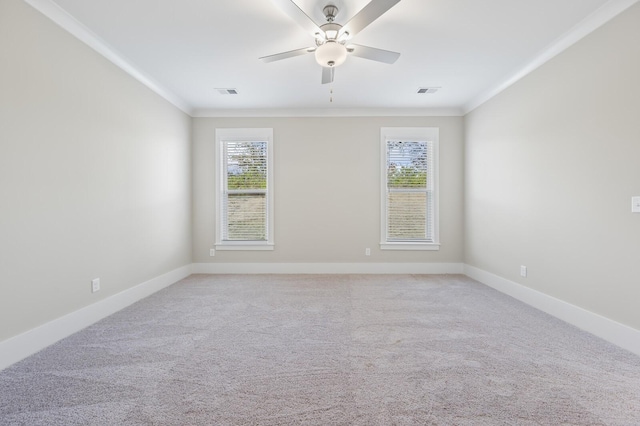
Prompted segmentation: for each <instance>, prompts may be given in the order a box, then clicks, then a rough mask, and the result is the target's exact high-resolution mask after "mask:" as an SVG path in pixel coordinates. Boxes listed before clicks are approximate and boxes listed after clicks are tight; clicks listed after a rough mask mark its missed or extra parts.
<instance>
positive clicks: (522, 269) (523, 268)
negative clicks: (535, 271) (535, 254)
mask: <svg viewBox="0 0 640 426" xmlns="http://www.w3.org/2000/svg"><path fill="white" fill-rule="evenodd" d="M520 276H521V277H526V276H527V267H526V266H524V265H520Z"/></svg>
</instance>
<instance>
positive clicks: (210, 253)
mask: <svg viewBox="0 0 640 426" xmlns="http://www.w3.org/2000/svg"><path fill="white" fill-rule="evenodd" d="M215 255H216V249H209V256H211V257H213V256H215Z"/></svg>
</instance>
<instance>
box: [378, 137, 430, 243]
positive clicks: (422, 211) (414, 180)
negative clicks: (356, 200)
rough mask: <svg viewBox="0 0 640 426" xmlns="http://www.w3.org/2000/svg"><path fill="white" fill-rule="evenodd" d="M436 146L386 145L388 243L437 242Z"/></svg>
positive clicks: (425, 143)
mask: <svg viewBox="0 0 640 426" xmlns="http://www.w3.org/2000/svg"><path fill="white" fill-rule="evenodd" d="M432 159H433V144H432V143H431V142H429V141H405V140H387V142H386V217H387V223H386V233H387V235H386V236H387V238H386V240H387V241H389V242H433V241H434V236H433V235H434V230H433V223H434V220H433V212H434V205H433V174H432V169H433V167H432V161H433V160H432Z"/></svg>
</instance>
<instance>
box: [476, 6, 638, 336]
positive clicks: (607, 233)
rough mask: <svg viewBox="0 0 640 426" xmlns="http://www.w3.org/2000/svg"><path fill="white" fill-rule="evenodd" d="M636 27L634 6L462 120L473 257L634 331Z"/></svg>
mask: <svg viewBox="0 0 640 426" xmlns="http://www.w3.org/2000/svg"><path fill="white" fill-rule="evenodd" d="M639 23H640V4H637V5H635V6H633V7H631V8H630V9H629V10H628V11H626V12H624V13H623V14H622V15H620V16H618V17H617V18H615V19H614V20H612V21H611V22H609V23H608V24H606V25H605V26H603V27H602V28H600V29H599V30H597V31H595V32H594V33H592V34H591V35H589V36H587V37H586V38H585V39H583V40H582V41H580V42H578V43H577V44H576V45H574V46H573V47H571V48H570V49H568V50H567V51H565V52H563V53H562V54H560V55H559V56H557V57H556V58H554V59H553V60H551V61H550V62H548V63H547V64H545V65H544V66H542V67H541V68H539V69H538V70H536V71H534V72H533V73H532V74H530V75H529V76H527V77H526V78H524V79H523V80H521V81H520V82H518V83H516V84H515V85H514V86H512V87H510V88H509V89H508V90H506V91H504V92H503V93H501V94H500V95H499V96H497V97H495V98H493V99H492V100H490V101H489V102H487V103H486V104H484V105H483V106H481V107H480V108H478V109H476V110H475V111H473V112H472V113H470V114H468V115H467V116H466V117H465V138H466V143H465V156H466V164H465V172H466V177H465V192H466V195H465V206H466V207H465V227H466V230H465V232H466V235H465V261H466V263H467V264H469V265H472V266H474V267H477V268H480V269H482V270H485V271H488V272H490V273H493V274H496V275H498V276H501V277H503V278H506V279H508V280H511V281H514V282H517V283H521V284H523V285H525V286H528V287H531V288H533V289H535V290H538V291H540V292H543V293H545V294H547V295H550V296H553V297H556V298H558V299H561V300H563V301H566V302H569V303H571V304H573V305H577V306H579V307H582V308H584V309H587V310H589V311H591V312H595V313H597V314H600V315H603V316H605V317H607V318H610V319H613V320H615V321H618V322H620V323H623V324H626V325H628V326H631V327H634V328H635V329H640V309H639V305H638V301H639V300H640V214H632V213H631V212H630V210H631V196H633V195H640V119H639V117H640V43H638V40H640V24H639ZM520 265H526V266H527V267H528V272H529V276H528V277H527V278H521V277H520V276H519V268H520Z"/></svg>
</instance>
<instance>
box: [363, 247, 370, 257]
mask: <svg viewBox="0 0 640 426" xmlns="http://www.w3.org/2000/svg"><path fill="white" fill-rule="evenodd" d="M364 255H365V256H371V249H370V248H366V249H364Z"/></svg>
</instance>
